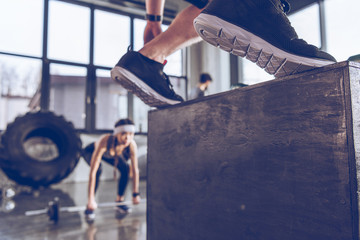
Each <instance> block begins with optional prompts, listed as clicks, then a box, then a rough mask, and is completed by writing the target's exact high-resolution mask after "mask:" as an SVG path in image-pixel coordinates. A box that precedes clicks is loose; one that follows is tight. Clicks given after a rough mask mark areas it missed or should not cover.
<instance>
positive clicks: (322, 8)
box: [318, 0, 327, 51]
mask: <svg viewBox="0 0 360 240" xmlns="http://www.w3.org/2000/svg"><path fill="white" fill-rule="evenodd" d="M318 6H319V24H320V42H321V47H320V49H321V50H323V51H326V50H327V41H326V24H325V22H326V20H325V6H324V0H319V1H318Z"/></svg>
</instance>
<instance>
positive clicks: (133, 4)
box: [102, 0, 325, 17]
mask: <svg viewBox="0 0 360 240" xmlns="http://www.w3.org/2000/svg"><path fill="white" fill-rule="evenodd" d="M102 1H104V0H102ZM108 1H109V2H111V3H114V4H117V5H123V6H127V7H130V8H139V9H145V0H108ZM286 1H288V2H289V3H290V6H291V8H290V12H289V13H288V14H292V13H295V12H297V11H300V10H301V9H303V8H305V7H307V6H309V5H311V4H313V3H316V2H319V1H325V0H286ZM175 2H176V1H175ZM172 5H174V4H173V1H167V5H166V9H165V15H168V16H173V17H174V16H175V15H176V6H172Z"/></svg>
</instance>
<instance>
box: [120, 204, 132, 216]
mask: <svg viewBox="0 0 360 240" xmlns="http://www.w3.org/2000/svg"><path fill="white" fill-rule="evenodd" d="M120 203H121V202H120ZM116 211H117V212H118V213H120V214H128V213H130V212H131V208H130V207H128V206H127V205H125V204H124V205H119V206H116Z"/></svg>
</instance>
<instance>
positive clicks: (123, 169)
mask: <svg viewBox="0 0 360 240" xmlns="http://www.w3.org/2000/svg"><path fill="white" fill-rule="evenodd" d="M94 150H95V145H94V143H92V144H89V145H88V146H86V147H85V149H84V151H83V157H84V159H85V161H86V162H87V164H88V165H89V166H90V162H91V157H92V154H93V152H94ZM104 155H105V154H104ZM104 155H103V156H102V158H101V159H102V160H103V161H105V162H107V163H109V164H110V165H111V166H114V161H115V159H114V158H111V157H106V156H104ZM116 167H117V169H119V171H120V173H121V175H120V178H119V183H118V195H119V196H124V193H125V189H126V186H127V184H128V181H129V169H130V168H129V164H127V162H126V160H125V159H124V158H122V157H119V161H118V164H117V166H116ZM101 172H102V164H101V163H100V165H99V168H98V170H97V172H96V181H95V193H96V190H97V188H98V186H99V180H100V176H101Z"/></svg>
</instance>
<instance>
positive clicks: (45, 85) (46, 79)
mask: <svg viewBox="0 0 360 240" xmlns="http://www.w3.org/2000/svg"><path fill="white" fill-rule="evenodd" d="M43 24H44V25H43V50H42V74H41V97H40V108H41V109H42V110H49V106H50V62H49V60H48V57H47V48H48V27H49V0H44V19H43Z"/></svg>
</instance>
